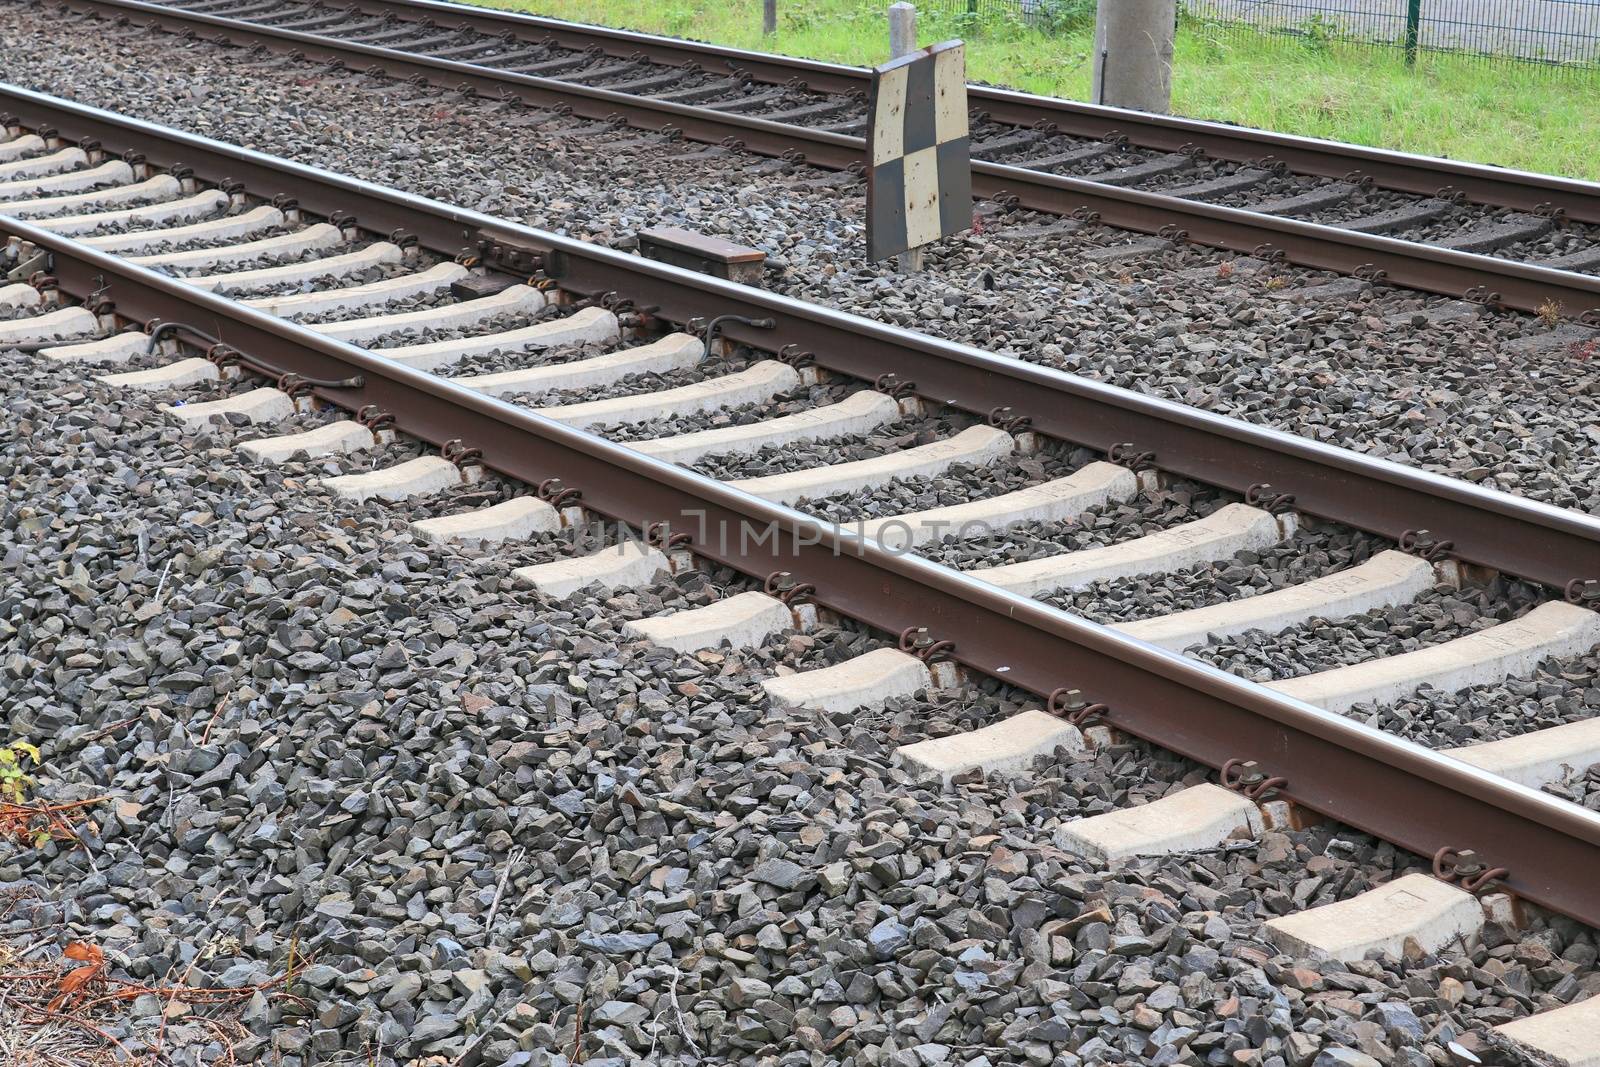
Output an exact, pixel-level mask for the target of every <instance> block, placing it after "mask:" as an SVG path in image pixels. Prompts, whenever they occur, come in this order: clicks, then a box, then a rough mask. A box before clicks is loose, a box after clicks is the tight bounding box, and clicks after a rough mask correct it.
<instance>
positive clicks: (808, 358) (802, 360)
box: [778, 344, 817, 370]
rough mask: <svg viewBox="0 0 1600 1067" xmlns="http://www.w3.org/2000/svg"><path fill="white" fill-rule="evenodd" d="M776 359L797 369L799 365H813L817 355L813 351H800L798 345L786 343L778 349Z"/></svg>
mask: <svg viewBox="0 0 1600 1067" xmlns="http://www.w3.org/2000/svg"><path fill="white" fill-rule="evenodd" d="M778 359H779V360H781V361H782V362H784V363H787V364H788V365H789V366H791V367H793V368H794V369H795V370H799V369H800V368H801V367H810V366H812V365H814V364H815V363H816V362H817V355H816V353H815V352H803V351H801V349H800V346H799V345H796V344H788V345H784V346H783V347H782V348H780V349H778Z"/></svg>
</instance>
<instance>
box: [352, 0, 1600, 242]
mask: <svg viewBox="0 0 1600 1067" xmlns="http://www.w3.org/2000/svg"><path fill="white" fill-rule="evenodd" d="M336 6H337V7H340V8H347V9H350V10H352V11H356V12H360V13H362V14H366V15H374V16H385V15H396V14H402V15H404V14H410V15H413V16H415V17H416V18H418V19H421V18H427V19H429V20H431V21H432V22H433V23H434V24H435V25H437V26H440V27H443V28H445V29H462V30H474V31H478V32H481V33H486V34H492V35H500V34H504V33H507V32H510V33H512V34H513V35H515V36H517V37H519V38H521V39H523V40H526V41H528V42H529V43H542V42H543V41H545V40H550V41H553V42H554V43H556V44H557V45H559V46H560V47H563V48H571V49H577V50H582V49H585V48H591V47H592V48H598V49H600V50H601V51H603V52H604V53H605V54H607V55H611V56H617V57H620V58H628V57H631V56H635V55H638V56H642V57H643V58H646V59H648V60H650V61H652V62H655V63H662V64H666V65H670V66H702V67H710V68H713V69H721V70H727V71H729V72H737V73H741V74H743V75H745V76H747V77H749V78H751V79H752V80H753V81H759V82H766V83H769V84H774V85H783V84H787V83H789V82H791V81H795V80H796V79H798V81H799V83H801V84H803V85H804V86H805V87H806V88H808V89H812V90H814V91H816V92H821V93H859V94H863V96H864V94H865V93H866V89H867V85H868V82H869V79H870V74H869V72H868V70H867V69H866V68H864V67H855V66H849V65H846V64H842V63H824V62H820V61H817V60H809V59H797V58H795V57H792V56H782V55H776V54H773V53H770V52H754V51H743V50H741V49H737V48H727V47H723V46H719V45H712V44H706V43H703V42H700V41H689V40H684V39H681V38H675V37H663V36H659V35H656V34H649V33H640V32H637V31H633V30H621V29H613V28H611V27H606V26H594V25H589V24H585V23H577V22H567V21H564V20H561V19H553V18H546V17H543V16H539V15H531V14H527V13H524V12H518V11H501V10H497V9H494V8H483V7H475V6H472V5H468V4H459V3H448V2H443V0H341V2H340V3H338V4H337V5H336ZM967 94H968V100H969V102H970V104H971V106H972V107H973V109H974V110H982V111H984V112H986V113H987V114H988V115H989V117H990V118H992V119H994V120H996V121H998V122H1002V123H1006V124H1009V125H1014V126H1032V125H1034V124H1035V123H1040V122H1049V123H1053V124H1054V125H1055V126H1056V127H1057V128H1058V129H1060V130H1061V132H1063V133H1068V134H1072V135H1074V136H1077V137H1089V138H1095V139H1103V138H1108V137H1117V136H1123V137H1127V138H1128V139H1129V141H1130V142H1131V143H1133V144H1136V145H1138V146H1140V147H1142V148H1151V149H1156V150H1159V151H1167V152H1177V151H1183V150H1185V149H1189V148H1195V147H1198V148H1203V149H1204V150H1205V151H1206V153H1207V154H1208V155H1210V156H1213V157H1215V158H1217V159H1226V160H1230V161H1232V162H1237V163H1258V164H1263V165H1271V164H1275V163H1282V164H1284V165H1285V166H1287V167H1288V168H1289V170H1290V171H1293V172H1295V173H1297V174H1312V175H1317V176H1319V177H1327V178H1338V179H1344V180H1352V181H1355V180H1361V179H1363V178H1370V179H1371V180H1372V181H1373V182H1374V183H1375V184H1376V185H1378V186H1380V187H1382V188H1385V189H1394V190H1397V191H1401V192H1408V193H1418V194H1421V195H1424V196H1438V195H1441V194H1444V195H1450V194H1455V193H1459V194H1460V195H1462V196H1465V197H1466V198H1467V199H1468V200H1471V201H1474V202H1476V203H1482V204H1493V205H1496V206H1501V207H1509V208H1515V209H1517V210H1521V211H1539V210H1546V209H1556V210H1559V211H1561V212H1563V213H1564V214H1565V215H1566V216H1567V217H1568V218H1570V219H1573V220H1575V221H1579V222H1600V183H1596V182H1586V181H1580V180H1578V179H1574V178H1563V177H1558V176H1556V175H1550V174H1539V173H1535V172H1532V171H1524V170H1514V169H1509V168H1501V167H1492V166H1486V165H1484V164H1481V163H1464V162H1461V161H1458V160H1452V159H1440V158H1438V157H1436V156H1423V155H1416V154H1413V153H1409V152H1395V151H1391V150H1388V149H1382V148H1367V147H1365V146H1362V145H1352V144H1344V143H1341V142H1339V141H1328V140H1323V139H1321V138H1316V137H1298V136H1294V135H1291V134H1283V133H1274V132H1272V131H1269V130H1260V129H1255V128H1252V127H1246V126H1233V125H1229V124H1227V123H1222V122H1208V121H1205V120H1203V119H1188V118H1180V117H1177V116H1171V115H1156V114H1151V113H1150V112H1145V111H1133V110H1129V109H1126V108H1117V107H1107V106H1104V105H1097V104H1086V103H1080V102H1078V101H1074V100H1063V99H1060V98H1059V97H1050V96H1039V95H1036V94H1033V93H1025V92H1019V91H1017V90H1014V89H1001V88H996V87H994V86H988V85H976V84H973V85H968V86H967Z"/></svg>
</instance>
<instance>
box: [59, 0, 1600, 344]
mask: <svg viewBox="0 0 1600 1067" xmlns="http://www.w3.org/2000/svg"><path fill="white" fill-rule="evenodd" d="M63 6H65V7H67V8H73V9H77V10H82V11H91V12H99V13H106V12H117V13H119V14H120V15H123V16H126V17H127V18H128V19H129V20H130V21H143V22H144V23H146V24H149V25H154V26H157V27H161V28H164V29H168V30H171V31H173V32H178V33H183V32H193V33H196V34H198V33H200V32H201V31H214V32H216V33H218V34H220V35H221V39H222V40H223V41H225V42H231V43H234V44H260V45H262V46H263V47H266V48H269V49H271V50H275V51H279V52H291V53H297V54H299V55H301V56H303V57H305V58H308V59H320V60H324V61H327V62H330V63H338V64H340V65H342V66H346V67H349V68H351V69H355V70H363V71H371V72H380V71H381V72H385V73H388V74H391V75H394V76H397V77H408V78H409V77H422V78H424V79H426V80H429V81H432V82H435V83H438V84H441V85H446V86H448V87H451V88H456V89H462V90H471V91H473V92H476V93H479V94H481V95H483V96H486V97H489V98H491V99H494V98H499V99H506V98H514V99H519V100H521V101H523V102H524V103H527V104H531V105H533V106H535V107H541V108H560V109H570V111H571V113H573V114H576V115H578V116H580V117H583V118H588V119H598V120H602V121H606V120H611V121H615V122H618V123H623V124H626V125H631V126H634V127H637V128H640V129H645V130H651V131H655V132H666V133H669V134H671V135H673V136H682V137H685V138H687V139H689V140H694V141H700V142H704V143H709V144H719V143H724V142H730V141H731V142H738V144H739V145H740V147H743V148H745V149H748V150H750V151H753V152H757V153H759V154H762V155H769V156H780V157H783V158H786V159H793V160H795V161H796V162H806V163H810V164H814V165H817V166H821V167H826V168H831V169H835V170H841V169H845V168H848V167H850V166H852V165H853V164H857V163H860V162H861V160H862V158H863V155H864V153H865V150H866V142H865V140H864V139H863V138H860V137H848V136H845V135H842V134H836V133H829V132H827V131H822V130H812V129H807V128H806V127H803V126H793V125H789V124H786V123H778V122H771V121H768V120H765V119H759V118H752V117H749V116H745V115H733V114H726V113H724V112H720V111H714V110H711V109H708V108H702V107H695V106H692V105H688V104H675V103H669V102H663V101H659V100H651V99H649V98H647V97H639V96H632V95H629V94H626V93H617V92H612V91H610V90H606V89H596V88H591V87H588V86H583V85H577V84H574V83H571V82H563V81H558V80H555V79H549V78H536V77H532V76H529V75H525V74H515V73H512V72H510V71H502V70H496V69H494V68H491V67H481V66H476V65H474V64H470V63H462V62H457V61H454V60H444V59H434V58H432V57H429V56H422V55H415V54H412V53H407V52H401V51H396V50H394V49H389V48H382V47H378V46H374V45H363V44H355V43H351V42H345V41H339V40H337V39H336V38H331V37H323V36H319V35H316V34H308V33H298V32H295V31H291V30H279V29H276V28H274V27H270V26H264V25H261V24H258V23H252V22H246V21H240V20H236V19H227V18H223V17H219V16H213V15H205V14H191V13H189V12H185V11H182V10H180V9H177V8H169V7H163V6H161V5H159V4H151V3H146V2H144V0H65V3H64V5H63ZM972 190H973V195H974V197H976V198H978V199H998V200H1000V201H1002V202H1005V203H1014V204H1017V205H1020V206H1026V207H1029V208H1032V209H1035V210H1039V211H1044V212H1049V213H1052V214H1057V215H1077V216H1080V217H1089V218H1095V219H1098V220H1099V221H1103V222H1106V223H1108V224H1110V225H1112V226H1115V227H1119V228H1121V229H1125V230H1131V231H1135V232H1139V233H1147V234H1159V235H1167V236H1170V237H1172V238H1173V239H1175V240H1187V241H1191V242H1194V243H1196V244H1201V245H1206V246H1209V247H1212V248H1220V249H1226V250H1230V251H1235V252H1242V253H1246V254H1250V255H1256V256H1268V257H1272V258H1277V259H1282V260H1285V261H1287V262H1290V263H1294V264H1297V265H1299V266H1304V267H1310V268H1314V269H1318V270H1330V271H1336V272H1338V273H1342V274H1354V275H1359V276H1364V277H1371V278H1376V279H1382V280H1384V281H1386V282H1388V283H1390V284H1394V285H1401V286H1405V287H1408V288H1414V289H1420V290H1423V291H1426V292H1433V293H1442V294H1445V295H1448V296H1453V297H1458V298H1466V299H1472V300H1477V301H1480V302H1483V303H1486V304H1490V305H1494V306H1499V307H1506V308H1513V309H1516V310H1520V311H1528V312H1541V313H1544V312H1547V311H1548V310H1549V309H1551V308H1552V307H1553V308H1555V309H1556V310H1557V311H1558V312H1559V313H1562V314H1566V315H1570V316H1573V317H1579V316H1588V317H1600V277H1591V276H1588V275H1583V274H1577V273H1573V272H1569V271H1560V270H1551V269H1549V268H1546V267H1536V266H1531V265H1529V264H1524V263H1517V262H1514V261H1511V260H1505V259H1498V258H1496V257H1493V256H1484V255H1477V254H1474V253H1467V252H1457V251H1453V250H1448V249H1442V248H1436V247H1433V246H1430V245H1424V244H1417V243H1414V242H1409V241H1399V240H1395V239H1393V238H1389V237H1380V236H1375V235H1371V234H1359V233H1352V232H1350V231H1348V230H1341V229H1339V228H1337V227H1333V226H1323V225H1318V224H1316V223H1309V222H1299V221H1296V220H1293V219H1282V218H1278V217H1276V216H1272V215H1264V214H1261V213H1259V212H1253V211H1245V210H1241V209H1239V208H1229V207H1221V206H1218V205H1214V204H1203V203H1198V202H1195V201H1191V200H1184V199H1182V198H1179V197H1172V196H1164V195H1161V194H1159V193H1147V192H1140V191H1138V190H1133V189H1121V188H1117V187H1114V186H1109V185H1103V184H1100V183H1097V182H1092V181H1087V180H1084V179H1081V178H1069V177H1064V176H1062V175H1056V174H1047V173H1045V172H1042V171H1036V170H1028V169H1026V168H1023V167H1010V166H1003V165H1001V164H997V163H988V162H982V161H977V162H974V163H973V174H972Z"/></svg>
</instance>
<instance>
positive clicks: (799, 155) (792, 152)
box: [778, 148, 806, 163]
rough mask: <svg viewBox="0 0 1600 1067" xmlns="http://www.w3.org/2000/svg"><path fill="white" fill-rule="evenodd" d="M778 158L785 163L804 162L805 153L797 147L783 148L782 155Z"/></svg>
mask: <svg viewBox="0 0 1600 1067" xmlns="http://www.w3.org/2000/svg"><path fill="white" fill-rule="evenodd" d="M778 158H780V159H782V160H783V161H784V162H785V163H804V162H805V161H806V154H805V153H804V152H802V151H800V149H798V148H785V149H784V150H783V155H782V156H779V157H778Z"/></svg>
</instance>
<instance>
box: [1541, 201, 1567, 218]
mask: <svg viewBox="0 0 1600 1067" xmlns="http://www.w3.org/2000/svg"><path fill="white" fill-rule="evenodd" d="M1533 213H1534V214H1535V215H1540V216H1543V217H1544V218H1547V219H1554V220H1555V221H1557V222H1565V221H1567V209H1566V208H1564V207H1558V206H1556V205H1555V204H1552V203H1551V202H1550V201H1548V200H1546V201H1544V202H1543V203H1541V204H1535V205H1534V207H1533Z"/></svg>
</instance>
